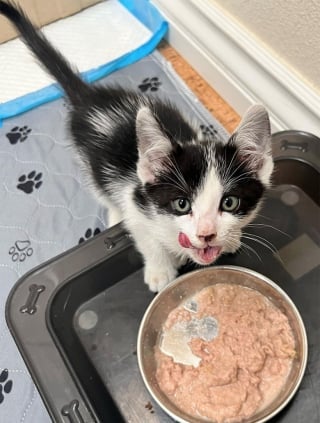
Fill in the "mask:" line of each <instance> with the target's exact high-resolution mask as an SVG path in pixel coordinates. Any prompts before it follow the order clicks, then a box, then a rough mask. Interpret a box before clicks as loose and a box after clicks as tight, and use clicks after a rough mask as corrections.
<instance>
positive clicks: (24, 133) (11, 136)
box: [6, 126, 32, 144]
mask: <svg viewBox="0 0 320 423" xmlns="http://www.w3.org/2000/svg"><path fill="white" fill-rule="evenodd" d="M31 131H32V129H30V128H29V127H28V126H21V127H19V126H15V127H14V128H12V129H11V131H10V132H8V133H7V134H6V136H7V138H8V140H9V142H10V144H17V142H19V141H20V142H23V141H25V140H26V139H27V138H28V135H29V134H30V132H31Z"/></svg>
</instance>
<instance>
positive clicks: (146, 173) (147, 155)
mask: <svg viewBox="0 0 320 423" xmlns="http://www.w3.org/2000/svg"><path fill="white" fill-rule="evenodd" d="M136 133H137V141H138V153H139V160H138V163H137V174H138V177H139V179H140V180H141V182H142V183H143V184H145V183H154V182H155V180H156V176H157V174H159V173H160V172H161V170H162V169H164V168H165V166H166V162H167V159H168V156H169V154H170V153H171V151H172V144H171V142H170V140H169V139H168V138H167V137H166V136H165V134H164V133H163V131H162V130H161V128H160V126H159V123H158V122H157V119H156V118H155V116H154V115H153V113H152V111H151V110H150V109H149V108H148V107H142V108H141V109H140V110H139V111H138V114H137V119H136Z"/></svg>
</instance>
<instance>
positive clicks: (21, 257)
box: [9, 240, 33, 262]
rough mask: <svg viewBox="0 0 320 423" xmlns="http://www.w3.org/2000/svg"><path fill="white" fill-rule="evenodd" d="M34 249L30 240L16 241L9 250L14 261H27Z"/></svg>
mask: <svg viewBox="0 0 320 423" xmlns="http://www.w3.org/2000/svg"><path fill="white" fill-rule="evenodd" d="M32 254H33V248H32V247H31V242H30V241H29V240H25V241H16V242H15V243H14V245H13V246H12V247H11V248H10V250H9V255H10V256H11V259H12V261H14V262H15V261H25V259H26V258H27V257H30V256H32Z"/></svg>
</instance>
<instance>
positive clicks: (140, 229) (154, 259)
mask: <svg viewBox="0 0 320 423" xmlns="http://www.w3.org/2000/svg"><path fill="white" fill-rule="evenodd" d="M126 223H128V222H126ZM127 226H128V227H129V226H130V225H127ZM129 229H131V230H130V232H131V234H132V235H133V238H134V240H135V244H136V247H137V249H138V250H139V251H140V253H141V254H142V255H143V258H144V264H145V268H144V281H145V283H146V284H147V285H148V286H149V289H150V291H152V292H159V291H161V290H162V289H163V288H164V287H165V286H166V285H168V283H170V282H171V281H173V279H174V278H175V277H176V276H177V273H178V272H177V268H178V263H176V260H175V258H174V257H172V256H171V255H169V253H168V252H167V250H166V249H165V248H164V247H163V246H162V245H161V244H160V242H159V241H158V240H157V239H156V237H155V233H154V232H153V233H149V231H148V230H147V229H146V226H140V225H138V226H137V225H134V226H133V227H131V228H129Z"/></svg>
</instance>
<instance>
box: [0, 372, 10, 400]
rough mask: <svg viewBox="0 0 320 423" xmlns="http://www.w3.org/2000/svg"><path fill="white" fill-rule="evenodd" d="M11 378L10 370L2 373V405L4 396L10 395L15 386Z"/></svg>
mask: <svg viewBox="0 0 320 423" xmlns="http://www.w3.org/2000/svg"><path fill="white" fill-rule="evenodd" d="M8 378H9V371H8V369H3V370H2V372H1V373H0V404H2V403H3V401H4V397H5V396H4V394H10V392H11V390H12V386H13V382H12V380H10V379H8Z"/></svg>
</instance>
